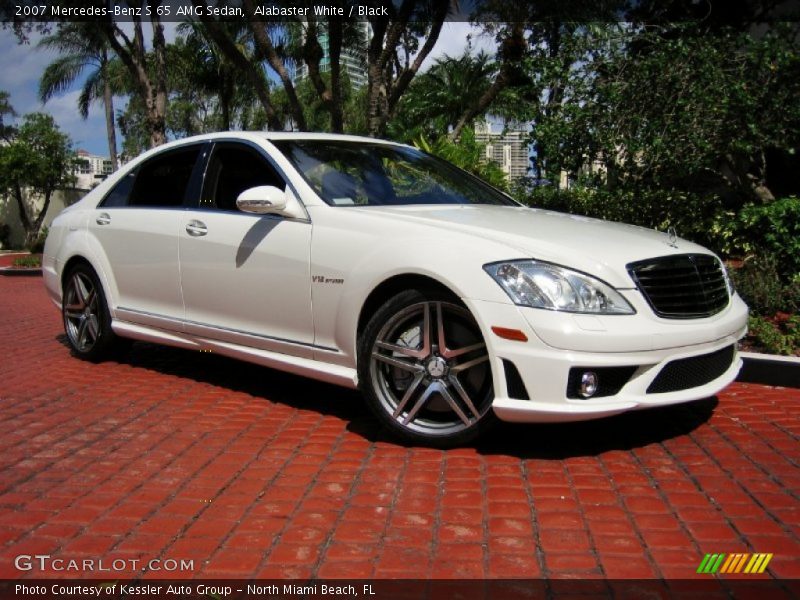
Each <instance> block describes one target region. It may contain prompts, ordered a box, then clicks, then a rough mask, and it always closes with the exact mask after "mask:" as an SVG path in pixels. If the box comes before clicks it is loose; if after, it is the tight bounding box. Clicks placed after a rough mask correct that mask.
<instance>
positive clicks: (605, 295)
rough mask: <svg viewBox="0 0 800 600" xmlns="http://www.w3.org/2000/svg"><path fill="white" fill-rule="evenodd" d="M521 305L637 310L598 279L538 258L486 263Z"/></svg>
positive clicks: (608, 312) (622, 312)
mask: <svg viewBox="0 0 800 600" xmlns="http://www.w3.org/2000/svg"><path fill="white" fill-rule="evenodd" d="M483 268H484V269H485V270H486V272H487V273H489V275H491V276H492V278H493V279H494V280H495V281H496V282H497V283H499V284H500V287H502V288H503V289H504V290H505V291H506V293H507V294H508V295H509V296H510V297H511V299H512V300H513V301H514V304H518V305H520V306H532V307H533V308H546V309H548V310H563V311H566V312H578V313H590V314H599V315H632V314H634V313H635V312H636V311H635V310H633V307H632V306H631V305H630V304H628V301H627V300H625V298H623V297H622V295H621V294H620V293H619V292H617V291H616V290H615V289H614V288H612V287H611V286H610V285H608V284H606V283H603V282H602V281H600V280H599V279H595V278H594V277H590V276H589V275H584V274H583V273H578V272H577V271H573V270H571V269H566V268H564V267H559V266H558V265H553V264H550V263H546V262H540V261H538V260H515V261H509V262H502V263H493V264H490V265H484V267H483Z"/></svg>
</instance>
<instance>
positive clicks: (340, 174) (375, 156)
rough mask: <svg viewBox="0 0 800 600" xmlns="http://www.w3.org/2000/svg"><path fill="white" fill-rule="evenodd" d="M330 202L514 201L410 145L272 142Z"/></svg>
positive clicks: (308, 141) (327, 141) (511, 202)
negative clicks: (409, 146)
mask: <svg viewBox="0 0 800 600" xmlns="http://www.w3.org/2000/svg"><path fill="white" fill-rule="evenodd" d="M272 143H273V144H274V145H275V146H276V147H277V148H278V149H279V150H280V151H281V152H283V154H284V155H285V156H286V158H288V159H289V161H290V162H291V163H292V164H293V165H294V167H295V168H296V169H297V170H298V172H299V173H300V174H301V175H302V176H303V177H304V178H305V180H306V182H308V184H309V185H310V186H311V187H312V188H314V191H316V192H317V194H319V196H320V197H321V198H322V199H323V200H324V201H325V202H327V203H328V204H330V205H331V206H401V205H406V204H495V205H498V204H500V205H511V206H516V203H515V202H514V201H513V200H511V199H510V198H508V197H507V196H505V195H504V194H502V193H501V192H499V191H498V190H496V189H495V188H493V187H491V186H490V185H488V184H486V183H483V182H482V181H481V180H480V179H478V178H477V177H474V176H472V175H470V174H469V173H467V172H465V171H462V170H461V169H459V168H457V167H455V166H453V165H451V164H450V163H448V162H446V161H444V160H441V159H439V158H436V157H433V156H430V155H429V154H425V153H424V152H421V151H419V150H416V149H414V148H408V147H403V146H388V145H384V144H370V143H363V142H345V141H337V140H300V141H285V140H280V141H278V140H276V141H273V142H272Z"/></svg>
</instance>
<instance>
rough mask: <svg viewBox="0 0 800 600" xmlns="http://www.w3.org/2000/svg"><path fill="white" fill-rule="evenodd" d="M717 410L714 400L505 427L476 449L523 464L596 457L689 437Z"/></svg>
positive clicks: (512, 424)
mask: <svg viewBox="0 0 800 600" xmlns="http://www.w3.org/2000/svg"><path fill="white" fill-rule="evenodd" d="M718 404H719V400H717V398H716V397H711V398H705V399H703V400H696V401H694V402H687V403H684V404H676V405H673V406H666V407H659V408H651V409H647V410H641V411H632V412H628V413H623V414H620V415H616V416H613V417H606V418H603V419H596V420H592V421H582V422H576V423H546V424H517V423H501V424H500V426H499V427H497V428H495V429H494V430H493V431H491V432H489V434H488V435H486V436H485V437H484V438H482V439H481V440H479V441H478V443H477V445H476V446H477V450H478V452H479V453H480V454H485V455H494V454H503V455H511V456H518V457H520V458H543V459H554V460H558V459H564V458H570V457H576V456H597V455H599V454H602V453H604V452H609V451H612V450H631V449H633V448H641V447H644V446H647V445H649V444H655V443H659V442H663V441H665V440H668V439H671V438H675V437H678V436H681V435H686V434H688V433H691V432H692V431H694V430H695V429H697V428H698V427H700V426H701V425H703V424H704V423H706V422H707V421H708V420H709V419H710V418H711V415H712V414H713V413H714V409H715V408H716V407H717V405H718Z"/></svg>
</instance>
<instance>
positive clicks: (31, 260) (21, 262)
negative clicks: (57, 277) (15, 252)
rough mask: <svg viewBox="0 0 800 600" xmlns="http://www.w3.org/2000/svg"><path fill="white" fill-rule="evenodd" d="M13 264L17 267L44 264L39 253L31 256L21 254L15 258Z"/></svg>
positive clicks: (31, 266)
mask: <svg viewBox="0 0 800 600" xmlns="http://www.w3.org/2000/svg"><path fill="white" fill-rule="evenodd" d="M13 265H14V266H15V267H29V268H35V267H41V266H42V257H41V256H38V255H30V256H21V257H19V258H15V259H14V262H13Z"/></svg>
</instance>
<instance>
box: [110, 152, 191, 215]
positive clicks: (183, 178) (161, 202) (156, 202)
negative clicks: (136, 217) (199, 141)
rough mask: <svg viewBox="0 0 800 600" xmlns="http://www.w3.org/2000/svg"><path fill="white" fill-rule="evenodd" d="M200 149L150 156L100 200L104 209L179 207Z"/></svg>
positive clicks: (187, 187) (183, 200)
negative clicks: (119, 207) (121, 207)
mask: <svg viewBox="0 0 800 600" xmlns="http://www.w3.org/2000/svg"><path fill="white" fill-rule="evenodd" d="M201 148H202V146H201V145H197V146H189V147H186V148H177V149H175V150H170V151H168V152H164V153H163V154H159V155H158V156H154V157H153V158H151V159H150V160H148V161H146V162H145V163H144V164H142V165H140V166H139V167H138V168H137V169H135V171H133V172H131V173H129V174H128V175H126V176H125V177H123V178H122V179H121V180H120V181H119V182H118V183H117V185H116V186H114V188H113V189H112V190H111V191H110V192H109V193H108V195H107V196H106V197H105V199H104V201H103V204H102V205H103V206H105V207H117V206H132V207H140V206H142V207H151V208H171V207H179V206H183V204H184V202H185V200H186V195H187V191H188V189H189V183H190V182H191V180H192V174H193V172H194V169H195V164H196V163H197V158H198V156H199V155H200V150H201Z"/></svg>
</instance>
